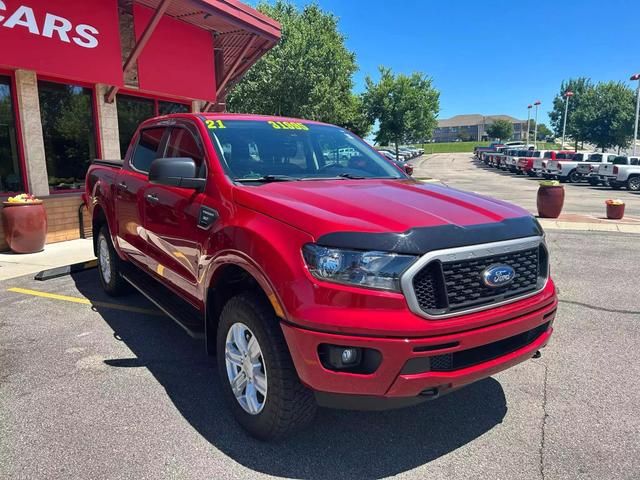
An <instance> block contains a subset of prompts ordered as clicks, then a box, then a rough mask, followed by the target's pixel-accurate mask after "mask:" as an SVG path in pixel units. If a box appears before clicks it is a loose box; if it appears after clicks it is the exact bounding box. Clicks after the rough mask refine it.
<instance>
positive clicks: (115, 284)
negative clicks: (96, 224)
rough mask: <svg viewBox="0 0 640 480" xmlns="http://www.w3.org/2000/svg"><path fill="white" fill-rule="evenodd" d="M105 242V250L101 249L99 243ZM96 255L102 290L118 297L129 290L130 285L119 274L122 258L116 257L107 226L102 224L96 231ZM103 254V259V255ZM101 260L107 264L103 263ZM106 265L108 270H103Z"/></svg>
mask: <svg viewBox="0 0 640 480" xmlns="http://www.w3.org/2000/svg"><path fill="white" fill-rule="evenodd" d="M102 242H105V250H101V244H102ZM96 246H97V249H96V250H97V255H98V276H99V277H100V284H101V285H102V288H103V290H104V291H105V292H106V293H107V295H110V296H112V297H118V296H120V295H124V294H126V293H129V292H130V291H131V285H129V283H128V282H127V281H126V280H125V279H124V278H122V276H121V275H120V273H121V271H122V268H121V265H122V260H120V257H118V254H117V253H116V250H115V248H113V243H112V242H111V235H110V234H109V227H108V226H107V225H103V226H102V227H101V228H100V231H99V232H98V238H97V239H96ZM103 255H104V259H103V257H102V256H103ZM103 260H104V261H106V262H107V264H104V263H103ZM106 265H108V268H109V271H108V272H107V271H106V270H105V266H106Z"/></svg>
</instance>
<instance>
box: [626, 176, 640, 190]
mask: <svg viewBox="0 0 640 480" xmlns="http://www.w3.org/2000/svg"><path fill="white" fill-rule="evenodd" d="M627 188H628V189H629V190H631V191H632V192H639V191H640V176H638V177H631V178H630V179H629V182H628V183H627Z"/></svg>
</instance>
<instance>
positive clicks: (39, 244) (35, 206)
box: [2, 201, 47, 253]
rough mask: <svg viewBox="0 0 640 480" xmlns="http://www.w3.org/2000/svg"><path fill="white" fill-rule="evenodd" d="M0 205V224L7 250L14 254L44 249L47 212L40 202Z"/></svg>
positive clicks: (4, 203) (5, 203)
mask: <svg viewBox="0 0 640 480" xmlns="http://www.w3.org/2000/svg"><path fill="white" fill-rule="evenodd" d="M2 203H3V205H4V208H3V209H2V223H3V226H4V235H5V239H6V241H7V244H8V245H9V248H10V249H11V250H12V251H13V252H15V253H35V252H39V251H41V250H42V249H44V244H45V241H46V239H47V212H46V211H45V209H44V205H43V204H42V201H36V202H33V203H9V202H2Z"/></svg>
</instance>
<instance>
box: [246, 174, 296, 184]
mask: <svg viewBox="0 0 640 480" xmlns="http://www.w3.org/2000/svg"><path fill="white" fill-rule="evenodd" d="M296 180H300V179H299V178H296V177H290V176H289V175H262V176H261V177H251V178H234V181H236V182H241V183H245V182H263V183H271V182H291V181H296Z"/></svg>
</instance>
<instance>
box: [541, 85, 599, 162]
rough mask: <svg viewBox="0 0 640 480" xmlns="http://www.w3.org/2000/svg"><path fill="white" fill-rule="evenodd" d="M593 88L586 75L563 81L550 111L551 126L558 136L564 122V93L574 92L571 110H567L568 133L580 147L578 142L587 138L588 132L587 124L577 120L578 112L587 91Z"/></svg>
mask: <svg viewBox="0 0 640 480" xmlns="http://www.w3.org/2000/svg"><path fill="white" fill-rule="evenodd" d="M592 88H593V84H592V83H591V80H590V79H588V78H585V77H578V78H570V79H569V80H566V81H564V80H563V81H562V83H561V84H560V92H559V93H558V94H556V96H555V97H554V99H553V109H552V110H551V111H550V112H549V119H550V120H551V128H553V131H554V133H555V135H556V137H561V136H562V126H563V124H564V107H565V104H564V102H565V99H564V96H563V95H564V94H565V92H567V91H571V92H573V96H572V97H571V99H570V100H569V110H568V112H567V130H566V135H567V136H568V137H569V138H572V139H573V140H574V142H575V144H576V150H577V149H578V142H584V141H586V140H587V137H586V135H587V132H586V130H585V125H584V124H582V123H580V122H578V121H576V116H577V112H578V111H579V110H580V107H581V105H582V102H583V101H584V98H585V93H586V92H587V91H589V90H590V89H592Z"/></svg>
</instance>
